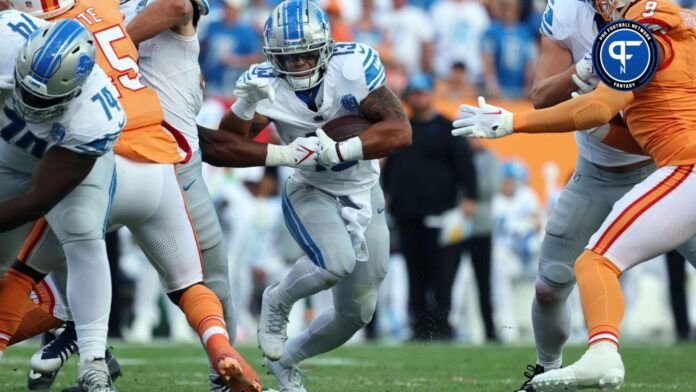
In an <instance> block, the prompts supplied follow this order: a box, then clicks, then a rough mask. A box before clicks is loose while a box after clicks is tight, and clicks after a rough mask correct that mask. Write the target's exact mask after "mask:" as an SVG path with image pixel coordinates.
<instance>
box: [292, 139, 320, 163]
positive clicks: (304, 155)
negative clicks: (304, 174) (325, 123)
mask: <svg viewBox="0 0 696 392" xmlns="http://www.w3.org/2000/svg"><path fill="white" fill-rule="evenodd" d="M288 147H290V148H292V151H293V153H294V155H293V164H291V165H290V166H292V167H297V168H300V169H307V168H311V169H314V168H315V167H316V166H317V159H318V158H319V152H320V151H321V143H319V138H318V137H316V136H310V137H298V138H297V139H295V140H293V141H292V143H290V144H289V145H288Z"/></svg>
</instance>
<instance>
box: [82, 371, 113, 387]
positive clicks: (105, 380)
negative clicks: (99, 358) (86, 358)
mask: <svg viewBox="0 0 696 392" xmlns="http://www.w3.org/2000/svg"><path fill="white" fill-rule="evenodd" d="M81 379H82V380H83V382H84V383H85V384H87V385H89V386H92V387H109V386H110V385H111V377H109V373H108V372H105V371H103V370H101V369H89V370H87V371H86V372H85V373H84V374H83V375H82V377H81Z"/></svg>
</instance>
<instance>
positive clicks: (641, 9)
mask: <svg viewBox="0 0 696 392" xmlns="http://www.w3.org/2000/svg"><path fill="white" fill-rule="evenodd" d="M626 19H632V20H635V21H637V22H640V23H642V24H644V25H646V26H648V27H649V28H650V29H651V30H652V31H653V34H654V35H655V38H656V39H657V41H658V42H659V43H660V45H661V46H662V48H663V49H664V60H663V62H662V64H661V65H660V67H659V68H658V69H657V72H656V73H655V76H654V77H653V79H652V81H650V83H648V84H647V85H646V86H645V87H643V88H642V89H639V90H636V91H634V92H633V93H634V98H633V100H632V101H631V102H630V103H629V104H628V106H626V107H625V108H624V119H625V121H626V123H627V124H628V127H629V129H630V130H631V134H632V135H633V137H634V138H635V139H636V141H637V142H638V144H640V146H641V147H642V148H643V150H644V151H645V152H647V153H648V154H649V155H650V156H651V157H652V158H653V160H654V161H655V163H657V165H658V166H659V167H662V166H678V165H689V164H694V163H696V99H694V97H695V96H696V95H695V94H696V30H695V29H696V15H695V14H693V13H691V12H690V11H687V10H684V9H682V8H681V7H679V6H678V5H676V4H675V3H673V2H671V1H669V0H657V1H655V0H639V1H636V2H635V3H633V4H632V5H631V6H630V8H629V9H628V10H627V12H626Z"/></svg>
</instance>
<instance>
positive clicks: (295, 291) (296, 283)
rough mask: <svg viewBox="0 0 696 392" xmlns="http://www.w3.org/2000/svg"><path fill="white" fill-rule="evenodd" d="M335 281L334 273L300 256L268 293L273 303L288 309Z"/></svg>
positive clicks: (333, 283) (329, 286)
mask: <svg viewBox="0 0 696 392" xmlns="http://www.w3.org/2000/svg"><path fill="white" fill-rule="evenodd" d="M337 282H338V277H337V276H336V275H334V274H332V273H331V272H329V271H327V270H325V269H323V268H321V267H317V266H316V265H315V264H314V263H312V261H311V260H310V259H309V257H307V256H302V257H300V258H299V259H297V262H296V263H295V265H293V266H292V269H290V272H288V274H287V275H285V278H283V280H281V281H280V283H279V284H278V286H276V287H274V288H273V289H272V290H271V291H270V293H269V295H270V297H271V300H272V301H273V302H274V303H277V304H279V305H281V306H283V307H284V308H285V309H286V311H290V309H291V308H292V305H293V304H294V303H295V302H297V301H299V300H300V299H302V298H306V297H309V296H310V295H312V294H316V293H318V292H320V291H323V290H326V289H328V288H331V287H332V286H333V285H335V284H336V283H337Z"/></svg>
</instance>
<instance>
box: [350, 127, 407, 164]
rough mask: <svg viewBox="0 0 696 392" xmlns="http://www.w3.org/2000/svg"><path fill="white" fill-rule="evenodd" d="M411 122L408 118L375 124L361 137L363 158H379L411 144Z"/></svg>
mask: <svg viewBox="0 0 696 392" xmlns="http://www.w3.org/2000/svg"><path fill="white" fill-rule="evenodd" d="M411 133H412V130H411V123H409V122H408V121H407V120H403V119H400V120H397V119H392V120H385V121H380V122H378V123H375V124H373V125H372V126H370V127H369V128H368V129H366V130H365V132H363V133H362V134H361V135H360V136H359V138H360V141H361V142H362V148H363V159H365V160H368V159H379V158H383V157H386V156H387V155H389V154H391V153H392V152H394V151H396V150H398V149H401V148H405V147H408V146H410V145H411Z"/></svg>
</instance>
